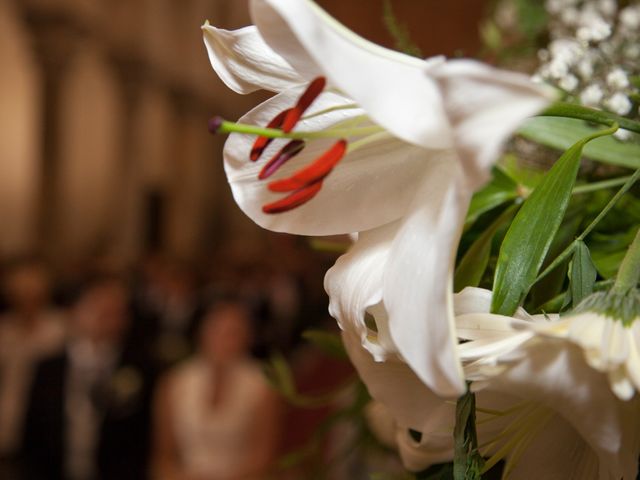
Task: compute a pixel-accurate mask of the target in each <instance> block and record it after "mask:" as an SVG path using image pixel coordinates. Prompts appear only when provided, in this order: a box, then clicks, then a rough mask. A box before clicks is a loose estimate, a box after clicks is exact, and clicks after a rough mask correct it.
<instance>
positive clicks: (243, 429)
mask: <svg viewBox="0 0 640 480" xmlns="http://www.w3.org/2000/svg"><path fill="white" fill-rule="evenodd" d="M251 342H252V328H251V319H250V316H249V311H248V309H247V308H246V306H245V305H243V304H241V303H238V302H230V301H224V302H220V303H218V304H217V305H216V306H214V307H213V308H211V309H210V310H209V311H208V312H207V314H206V316H205V318H204V320H203V324H202V327H201V330H200V336H199V350H198V353H197V354H196V355H195V356H194V357H193V358H192V359H191V360H189V361H187V362H185V363H184V364H183V365H181V366H178V367H177V368H176V369H174V370H173V371H172V372H170V373H169V374H168V376H167V377H166V379H165V382H164V384H163V385H162V387H161V388H160V389H159V390H158V393H157V398H156V401H157V403H156V412H155V431H156V438H155V446H156V448H155V454H154V466H155V470H154V472H155V478H156V479H158V480H257V479H263V478H266V477H267V472H268V470H269V469H270V468H271V467H272V466H273V465H272V464H273V462H274V460H275V457H276V455H277V452H278V447H279V438H280V426H281V422H280V420H281V405H280V401H279V399H278V397H277V395H276V394H275V392H273V391H272V390H271V389H270V388H269V386H268V385H267V383H266V381H265V380H264V378H263V376H262V373H261V369H260V366H259V364H257V363H256V362H255V361H253V360H252V359H251V358H250V355H249V351H250V348H251Z"/></svg>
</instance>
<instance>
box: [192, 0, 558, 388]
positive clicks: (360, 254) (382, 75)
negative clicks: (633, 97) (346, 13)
mask: <svg viewBox="0 0 640 480" xmlns="http://www.w3.org/2000/svg"><path fill="white" fill-rule="evenodd" d="M250 5H251V13H252V18H253V21H254V23H255V24H256V26H255V27H253V26H252V27H247V28H244V29H240V30H236V31H225V30H221V29H217V28H215V27H212V26H210V25H205V26H204V27H203V30H204V38H205V44H206V46H207V49H208V52H209V57H210V60H211V63H212V65H213V67H214V69H215V70H216V72H218V74H219V76H220V78H221V79H222V80H223V81H224V82H225V83H226V84H227V85H228V86H229V87H230V88H231V89H233V90H235V91H236V92H239V93H249V92H251V91H253V90H256V89H259V88H262V89H267V90H271V91H274V92H277V94H276V95H275V96H274V97H272V98H271V99H269V100H267V101H266V102H264V103H262V104H261V105H259V106H257V107H256V108H255V109H253V110H252V111H250V112H249V113H247V114H246V115H245V116H244V117H242V118H241V119H240V122H241V123H243V124H251V125H259V126H266V125H268V126H270V127H271V128H280V129H282V130H283V131H290V130H291V129H292V128H293V126H294V125H295V127H296V129H295V132H297V134H298V137H296V139H293V140H289V141H288V143H284V141H282V140H274V141H273V142H271V141H270V140H269V139H267V138H265V137H260V138H259V139H258V140H257V141H255V137H252V136H249V135H244V134H232V135H231V136H230V137H229V139H228V141H227V143H226V145H225V149H224V158H225V169H226V172H227V177H228V180H229V183H230V184H231V189H232V191H233V195H234V197H235V199H236V201H237V203H238V205H239V206H240V208H241V209H242V210H243V211H244V212H245V213H246V214H247V215H248V216H249V217H250V218H252V219H253V220H254V221H255V222H256V223H258V224H259V225H261V226H262V227H264V228H267V229H270V230H275V231H281V232H289V233H296V234H303V235H333V234H344V233H351V232H360V235H359V240H358V241H357V242H356V244H355V246H354V247H353V249H352V251H351V252H350V253H349V254H348V255H347V256H346V257H343V258H342V259H341V261H339V263H338V265H337V266H336V267H335V268H334V269H332V270H331V271H330V272H329V274H328V275H327V279H326V281H325V286H326V288H327V291H328V292H329V294H330V296H331V312H332V314H333V315H334V316H336V318H337V319H338V321H339V322H340V323H341V324H342V325H343V326H344V324H345V323H356V324H357V325H358V328H359V330H360V332H361V338H362V340H363V341H364V342H365V343H367V342H366V331H365V328H364V318H365V312H366V311H367V309H375V308H376V306H379V310H380V312H384V316H385V317H388V324H387V325H388V332H386V334H387V340H386V341H385V342H384V345H382V346H381V347H380V348H377V352H376V358H378V359H382V358H384V357H385V356H387V355H389V354H395V353H398V354H399V355H401V356H402V357H403V358H404V359H405V360H406V361H407V362H409V364H410V365H411V366H412V368H413V369H414V370H415V371H416V372H417V373H418V375H419V376H420V378H421V379H422V380H423V381H424V382H425V383H426V384H427V385H429V386H430V387H432V388H433V389H434V390H435V391H437V392H438V393H440V394H442V395H446V396H457V395H458V394H460V393H461V392H462V391H463V390H464V382H463V377H462V372H461V368H460V364H459V361H458V359H457V356H456V352H455V338H454V336H453V335H452V333H451V332H452V322H453V315H452V311H451V304H450V298H449V297H450V295H449V292H450V290H451V281H450V277H451V270H452V267H453V263H454V257H455V252H456V247H457V244H458V239H459V235H460V230H461V228H462V224H463V221H464V216H465V213H466V209H467V207H468V203H469V200H470V196H471V194H472V193H473V190H475V189H477V188H478V187H479V186H480V185H482V183H483V182H484V181H486V179H487V177H488V173H489V170H490V167H491V165H492V164H493V163H494V162H495V160H496V157H497V154H498V151H499V148H500V145H501V144H502V142H503V141H504V140H505V138H506V137H507V136H508V135H509V134H510V133H511V132H513V130H514V129H515V128H516V127H517V125H518V124H519V123H520V122H521V121H522V120H523V119H524V118H526V117H527V116H530V115H532V114H534V113H535V112H537V111H538V110H540V109H541V108H542V107H544V105H545V104H546V103H547V102H548V101H549V97H548V94H547V92H546V91H543V90H541V87H540V86H537V85H535V84H533V83H532V82H531V81H530V80H529V79H528V78H526V77H525V76H522V75H519V74H514V73H510V72H505V71H501V70H496V69H493V68H490V67H488V66H485V65H482V64H480V63H478V62H474V61H468V60H454V61H449V62H445V61H444V60H443V59H442V58H435V59H431V60H426V61H425V60H420V59H417V58H414V57H410V56H407V55H404V54H401V53H398V52H394V51H391V50H387V49H385V48H382V47H380V46H377V45H374V44H372V43H370V42H368V41H366V40H364V39H362V38H360V37H358V36H357V35H355V34H354V33H353V32H351V31H349V30H347V29H346V28H345V27H344V26H342V25H340V24H339V23H338V22H336V21H335V20H334V19H333V18H331V17H330V16H329V15H328V14H326V13H325V12H324V11H323V10H322V9H320V8H319V7H318V6H317V5H315V4H314V3H313V2H311V1H309V0H252V1H251V4H250ZM307 85H308V87H307ZM325 86H326V88H324V87H325ZM305 87H306V88H305ZM216 126H219V124H218V125H216ZM283 145H284V146H283ZM261 156H263V157H264V158H269V159H270V160H269V162H268V163H267V166H266V167H265V166H263V165H261V164H259V163H256V162H251V161H249V158H253V159H257V158H258V157H261ZM294 156H295V160H291V158H293V157H294ZM310 162H311V163H310ZM309 163H310V165H309ZM304 165H309V166H308V167H304V168H302V169H300V167H301V166H304ZM271 175H273V176H274V178H276V181H272V182H271V183H269V184H268V188H267V186H265V184H264V182H263V181H261V180H260V179H264V178H266V177H269V176H271ZM276 212H277V213H276ZM361 261H362V262H364V263H365V264H367V265H371V267H372V268H370V269H368V270H367V269H365V268H363V267H364V265H363V264H360V263H359V262H361ZM373 263H375V265H373ZM374 267H375V268H374ZM354 281H355V282H364V284H362V283H359V284H356V283H353V282H354ZM381 302H382V303H381ZM382 305H383V306H382ZM376 321H378V318H376ZM378 328H379V330H381V329H383V328H386V327H384V326H382V325H379V326H378Z"/></svg>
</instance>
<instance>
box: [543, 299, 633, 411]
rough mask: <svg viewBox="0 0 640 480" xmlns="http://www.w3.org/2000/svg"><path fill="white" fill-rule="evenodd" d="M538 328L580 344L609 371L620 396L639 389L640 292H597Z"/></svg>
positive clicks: (590, 359)
mask: <svg viewBox="0 0 640 480" xmlns="http://www.w3.org/2000/svg"><path fill="white" fill-rule="evenodd" d="M538 331H540V332H541V333H546V334H550V335H554V336H559V337H564V338H567V339H569V340H570V341H572V342H574V343H576V344H577V345H579V346H580V347H581V348H582V350H583V351H584V356H585V359H586V361H587V363H588V364H589V365H590V366H591V367H592V368H594V369H596V370H598V371H600V372H604V373H606V374H607V375H608V377H609V383H610V385H611V389H612V390H613V392H614V393H615V394H616V395H617V396H618V397H619V398H620V399H622V400H628V399H630V398H631V397H633V395H634V394H635V392H636V391H638V390H640V295H639V294H638V293H637V292H636V291H635V290H634V291H632V292H627V293H624V294H616V293H615V292H606V293H605V292H598V293H595V294H593V295H592V296H590V297H588V298H586V299H585V300H584V302H583V303H581V304H580V305H579V306H578V309H577V310H576V312H575V313H574V314H571V315H568V316H566V317H563V319H562V320H561V321H560V322H557V323H554V324H552V325H543V326H539V327H538Z"/></svg>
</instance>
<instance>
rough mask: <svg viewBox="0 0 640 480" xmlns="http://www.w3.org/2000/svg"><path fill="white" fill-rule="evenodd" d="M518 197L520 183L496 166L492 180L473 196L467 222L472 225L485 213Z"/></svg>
mask: <svg viewBox="0 0 640 480" xmlns="http://www.w3.org/2000/svg"><path fill="white" fill-rule="evenodd" d="M517 197H518V184H517V183H516V182H514V181H513V180H512V179H511V178H509V177H508V176H507V175H505V174H504V172H502V170H500V169H499V168H494V169H493V178H492V179H491V181H490V182H489V183H488V184H487V185H486V186H485V187H484V188H483V189H482V190H479V191H478V192H476V194H475V195H474V196H473V197H472V198H471V204H470V205H469V211H468V213H467V219H466V221H465V223H466V224H467V225H471V224H472V223H473V222H475V221H476V220H477V219H478V217H479V216H480V215H482V214H483V213H486V212H488V211H489V210H493V209H494V208H496V207H498V206H500V205H502V204H503V203H506V202H509V201H511V200H514V199H516V198H517Z"/></svg>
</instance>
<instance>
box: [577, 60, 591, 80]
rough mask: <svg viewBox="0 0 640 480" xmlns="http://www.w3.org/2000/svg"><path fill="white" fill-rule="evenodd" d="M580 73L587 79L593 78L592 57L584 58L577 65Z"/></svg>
mask: <svg viewBox="0 0 640 480" xmlns="http://www.w3.org/2000/svg"><path fill="white" fill-rule="evenodd" d="M576 69H577V71H578V74H579V75H580V76H581V77H582V78H583V79H585V80H587V79H589V78H591V76H592V75H593V62H592V60H591V59H590V58H583V59H582V60H580V62H578V65H576Z"/></svg>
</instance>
